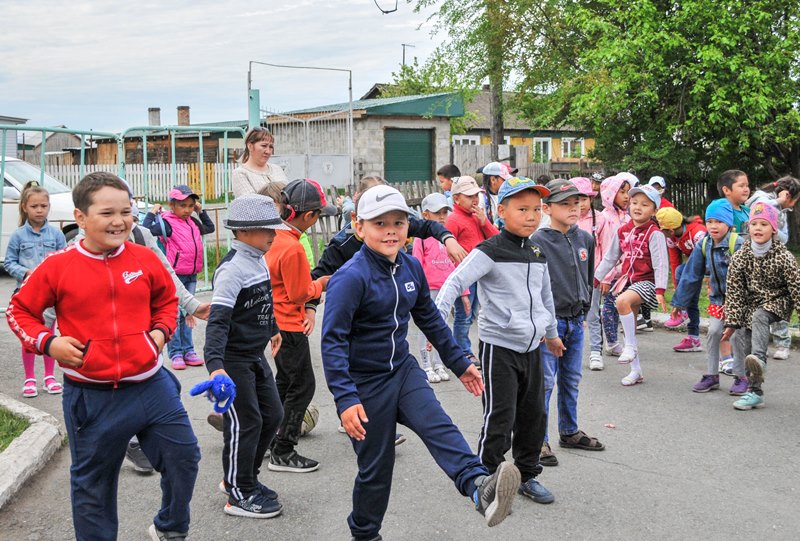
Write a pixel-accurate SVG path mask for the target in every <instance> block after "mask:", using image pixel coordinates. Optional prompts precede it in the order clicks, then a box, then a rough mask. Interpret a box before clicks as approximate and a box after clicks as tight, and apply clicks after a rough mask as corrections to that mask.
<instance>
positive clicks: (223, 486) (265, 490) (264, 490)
mask: <svg viewBox="0 0 800 541" xmlns="http://www.w3.org/2000/svg"><path fill="white" fill-rule="evenodd" d="M258 490H260V491H261V494H263V495H264V497H265V498H268V499H270V500H277V499H278V493H277V492H275V491H274V490H272V489H271V488H269V487H268V486H267V485H265V484H263V483H261V482H260V481H259V482H258ZM219 491H220V492H222V493H223V494H225V495H226V496H230V495H231V489H230V488H229V487H228V484H227V483H226V482H225V480H224V479H223V480H222V481H220V482H219Z"/></svg>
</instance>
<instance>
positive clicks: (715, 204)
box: [706, 198, 733, 227]
mask: <svg viewBox="0 0 800 541" xmlns="http://www.w3.org/2000/svg"><path fill="white" fill-rule="evenodd" d="M710 219H714V220H719V221H720V222H722V223H724V224H725V225H727V226H728V227H733V207H731V204H730V203H729V202H728V200H727V199H724V198H722V199H715V200H714V201H712V202H711V203H709V205H708V207H707V208H706V220H710Z"/></svg>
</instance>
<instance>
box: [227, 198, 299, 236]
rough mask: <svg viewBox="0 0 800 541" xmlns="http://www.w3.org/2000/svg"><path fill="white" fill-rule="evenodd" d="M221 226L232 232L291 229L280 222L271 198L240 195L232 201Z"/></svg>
mask: <svg viewBox="0 0 800 541" xmlns="http://www.w3.org/2000/svg"><path fill="white" fill-rule="evenodd" d="M223 224H224V225H225V227H226V228H227V229H232V230H243V229H291V228H290V227H289V226H288V225H286V224H285V223H283V220H281V217H280V214H278V207H276V206H275V201H273V200H272V198H271V197H267V196H266V195H258V194H247V195H242V196H239V197H237V198H236V199H234V200H233V202H232V203H231V206H230V207H229V208H228V217H227V218H226V219H225V220H223Z"/></svg>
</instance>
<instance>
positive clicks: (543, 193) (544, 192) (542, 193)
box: [500, 184, 550, 203]
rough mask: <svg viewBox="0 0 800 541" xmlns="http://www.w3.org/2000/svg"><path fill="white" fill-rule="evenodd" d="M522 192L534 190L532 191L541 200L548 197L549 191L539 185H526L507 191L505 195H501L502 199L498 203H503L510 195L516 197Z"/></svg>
mask: <svg viewBox="0 0 800 541" xmlns="http://www.w3.org/2000/svg"><path fill="white" fill-rule="evenodd" d="M523 190H534V191H536V192H538V193H539V196H540V197H542V198H545V197H547V196H549V195H550V190H548V189H547V188H545V187H544V186H542V185H541V184H536V185H527V186H515V187H514V189H512V190H509V192H508V193H507V194H505V195H503V199H501V200H500V202H501V203H502V202H503V201H505V200H506V199H508V198H509V197H511V196H512V195H517V194H518V193H519V192H521V191H523Z"/></svg>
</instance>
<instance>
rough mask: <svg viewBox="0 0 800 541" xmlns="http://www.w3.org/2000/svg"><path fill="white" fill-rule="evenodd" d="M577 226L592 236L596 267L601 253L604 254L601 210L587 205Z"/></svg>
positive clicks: (604, 224)
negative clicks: (586, 210) (587, 208)
mask: <svg viewBox="0 0 800 541" xmlns="http://www.w3.org/2000/svg"><path fill="white" fill-rule="evenodd" d="M592 213H594V220H592ZM578 227H580V228H581V229H583V230H584V231H586V232H587V233H589V234H590V235H591V236H592V237H593V238H594V242H595V247H594V268H595V269H596V268H597V267H598V266H599V265H600V263H601V262H602V261H603V255H605V246H606V245H605V244H603V235H604V234H605V229H606V218H605V216H603V213H602V212H598V211H596V210H594V209H593V208H591V207H589V212H587V213H586V214H585V215H583V216H581V218H580V219H579V220H578Z"/></svg>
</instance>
